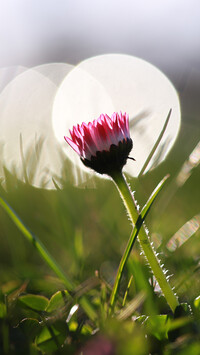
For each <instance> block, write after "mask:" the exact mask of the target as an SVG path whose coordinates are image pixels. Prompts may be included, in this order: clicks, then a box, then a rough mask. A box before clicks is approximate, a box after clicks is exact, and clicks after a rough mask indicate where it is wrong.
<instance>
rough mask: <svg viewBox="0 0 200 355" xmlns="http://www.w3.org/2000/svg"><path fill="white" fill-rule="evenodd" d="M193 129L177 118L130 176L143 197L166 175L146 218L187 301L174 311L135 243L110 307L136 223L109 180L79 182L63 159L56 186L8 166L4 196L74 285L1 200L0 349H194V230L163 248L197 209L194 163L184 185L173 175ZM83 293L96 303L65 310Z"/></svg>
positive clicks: (199, 272)
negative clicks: (147, 165)
mask: <svg viewBox="0 0 200 355" xmlns="http://www.w3.org/2000/svg"><path fill="white" fill-rule="evenodd" d="M199 133H200V130H199V128H198V127H194V126H192V125H189V124H187V125H186V124H183V126H182V129H181V132H180V135H179V138H178V140H177V142H176V144H175V146H174V148H173V149H172V151H171V152H170V154H169V156H168V157H167V159H166V160H165V162H164V163H162V164H161V165H160V166H159V167H158V168H156V169H155V170H153V171H151V172H149V173H148V174H146V175H145V176H143V177H141V178H140V179H139V180H138V179H132V178H130V177H128V181H129V183H130V185H131V188H132V190H135V191H136V193H135V197H136V199H137V201H138V203H139V204H140V206H143V205H144V203H145V202H146V201H147V199H148V197H149V196H150V194H151V192H152V191H153V189H154V188H155V187H156V185H157V184H158V183H159V181H160V180H161V179H162V178H163V176H165V175H166V174H168V173H169V174H170V179H169V181H168V182H167V183H166V185H165V186H164V189H163V191H162V192H161V193H160V195H159V196H158V199H157V200H156V201H155V203H154V205H153V206H152V209H151V211H150V212H149V214H148V216H147V220H146V221H147V225H148V228H149V230H150V234H151V235H152V240H154V244H155V245H157V244H156V242H157V243H158V241H159V243H158V249H157V251H158V252H159V253H160V255H159V258H160V259H161V260H162V262H163V263H164V265H165V268H166V269H167V270H169V274H170V275H172V276H171V278H170V283H171V285H172V286H174V287H175V291H176V292H177V294H178V296H179V301H180V302H181V303H185V304H184V305H182V306H180V307H178V309H177V310H176V312H175V314H174V315H173V314H172V313H171V311H170V308H169V306H168V305H167V303H166V300H165V299H164V297H163V296H162V295H160V291H159V288H158V287H156V284H155V280H154V279H153V277H152V274H151V271H150V270H149V267H148V265H147V263H146V261H145V259H144V257H143V256H142V255H140V247H139V245H138V243H137V242H136V243H135V245H134V248H133V250H132V252H131V254H130V257H129V260H128V263H127V265H126V267H125V270H124V272H123V275H122V278H121V282H120V287H119V291H118V293H117V299H116V307H115V313H114V315H113V316H112V317H109V316H108V313H109V312H108V308H109V299H110V295H111V290H112V287H113V284H114V280H115V276H116V271H117V268H118V266H119V262H120V259H121V256H122V254H123V251H124V248H125V245H126V244H127V241H128V238H129V235H130V233H131V230H132V228H131V224H130V222H129V221H128V220H127V215H126V211H125V209H124V206H123V204H122V203H121V201H120V197H119V195H118V193H117V190H116V189H115V188H114V185H113V183H112V182H111V181H108V180H106V181H104V180H101V179H100V180H99V179H96V181H95V183H96V188H95V189H91V188H90V189H89V188H88V189H79V188H75V187H73V186H72V184H71V181H70V165H69V164H68V163H67V162H66V172H69V174H68V175H67V174H66V177H65V181H64V186H63V188H62V190H54V191H48V190H44V189H36V188H34V187H32V186H30V185H28V184H23V183H22V182H20V181H17V179H16V178H15V176H12V175H11V174H9V173H8V172H6V189H5V188H4V187H3V186H5V185H3V186H1V187H0V196H1V197H2V198H4V199H5V200H6V201H7V202H8V203H9V205H10V206H11V207H12V209H13V210H14V211H15V213H17V215H18V216H19V217H20V219H21V220H22V221H23V223H24V224H25V225H26V226H27V227H28V229H29V230H30V231H31V232H32V233H33V234H34V235H36V236H37V237H38V238H39V239H40V241H41V242H42V243H43V244H44V245H45V247H46V248H47V249H48V251H49V253H50V254H51V255H53V257H54V259H55V260H56V261H57V263H58V264H59V266H60V268H61V269H62V270H63V272H64V273H65V274H66V275H67V276H69V278H70V280H72V282H73V286H74V289H73V292H72V293H71V295H69V294H68V293H67V292H66V291H65V289H66V284H65V283H64V282H63V281H62V280H61V279H59V278H58V276H57V275H56V274H55V273H54V272H53V270H52V269H51V268H50V267H49V266H48V264H47V263H46V262H45V261H44V260H43V259H42V258H41V256H40V254H39V253H38V252H37V249H35V248H33V246H32V245H31V243H29V241H28V240H27V239H25V238H24V236H23V235H22V233H21V232H20V230H18V229H17V227H16V225H15V224H14V223H13V221H12V220H11V219H10V217H9V216H8V214H7V213H6V212H5V211H4V209H3V208H0V226H1V228H0V270H1V272H0V353H3V354H4V353H5V354H41V353H42V352H45V353H47V354H62V353H63V354H75V352H77V351H79V352H77V354H79V353H81V350H80V349H84V350H83V354H87V352H89V350H88V349H89V347H91V348H92V351H93V353H95V352H96V349H98V348H100V347H103V346H104V347H105V348H106V349H111V350H113V353H116V354H119V355H129V354H133V353H134V354H144V355H145V354H148V353H151V354H174V353H177V354H196V355H197V354H199V353H200V336H199V335H200V324H199V319H200V302H199V300H198V296H199V295H200V267H199V262H200V230H199V229H198V230H197V232H196V233H195V234H194V235H193V236H192V237H191V238H189V239H188V240H187V242H185V243H184V244H183V245H181V246H180V247H179V248H177V249H176V250H175V251H174V252H170V251H169V250H168V249H167V247H166V245H167V243H168V241H169V239H170V238H172V236H173V235H174V234H175V233H176V232H177V230H179V229H180V228H181V226H182V225H184V224H185V223H186V222H187V221H188V220H190V219H192V218H193V216H195V215H197V214H199V212H200V204H199V201H200V189H199V181H200V179H199V177H200V174H199V166H198V167H196V168H195V169H194V170H193V172H192V174H191V176H190V178H189V179H188V180H187V181H186V182H185V184H184V185H183V186H181V187H180V188H176V186H175V184H174V181H175V179H176V176H177V174H178V172H179V171H180V169H181V167H182V165H183V163H184V161H185V160H186V159H187V158H188V156H189V155H190V153H191V151H192V150H193V149H194V147H195V146H196V144H197V143H198V140H199V136H200V134H199ZM158 237H159V238H158ZM81 300H86V301H87V302H89V305H91V307H92V308H91V309H90V308H89V310H88V308H87V305H85V304H84V303H83V304H82V306H79V308H78V309H77V310H76V311H75V313H74V314H71V313H70V311H71V309H72V307H73V305H74V304H76V305H79V304H81V302H82V301H81ZM186 303H187V304H186ZM188 305H189V306H190V307H191V308H192V312H193V315H191V311H190V307H188ZM92 311H94V313H92ZM147 316H148V318H147ZM66 319H67V320H68V321H67V322H66ZM110 354H111V351H110Z"/></svg>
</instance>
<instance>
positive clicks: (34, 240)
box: [0, 197, 97, 320]
mask: <svg viewBox="0 0 200 355" xmlns="http://www.w3.org/2000/svg"><path fill="white" fill-rule="evenodd" d="M0 205H1V206H2V207H3V208H4V210H5V211H6V212H7V213H8V215H9V216H10V218H11V219H12V220H13V222H14V223H15V225H16V226H17V227H18V229H19V230H20V231H21V232H22V233H23V235H24V236H25V238H26V239H28V240H29V242H31V244H32V245H33V246H34V247H35V248H36V249H37V251H38V252H39V254H40V255H41V257H42V258H43V259H44V260H45V261H46V263H47V264H48V265H49V266H50V268H51V269H52V270H53V271H54V272H55V274H56V275H57V276H58V277H59V279H60V280H62V281H63V283H64V285H65V287H66V288H67V291H68V293H69V296H70V297H72V292H73V291H74V290H75V285H74V284H73V282H72V281H71V280H70V279H69V277H67V276H66V275H65V273H64V271H63V270H62V269H61V267H60V266H59V265H58V264H57V262H56V261H55V259H54V258H53V257H52V255H51V254H50V253H49V252H48V250H47V249H46V247H45V246H44V245H43V244H42V242H41V241H40V240H39V238H38V237H37V236H36V235H34V234H33V233H32V232H30V231H29V229H28V228H27V227H26V226H25V224H24V223H23V222H22V221H21V219H20V218H19V216H18V215H17V214H16V212H15V211H14V210H13V209H12V208H11V207H10V206H9V204H8V203H7V202H6V201H5V200H4V199H3V198H2V197H0ZM79 302H80V305H81V306H82V308H83V309H84V311H85V312H86V314H87V315H88V316H89V318H90V319H92V320H95V319H97V313H96V311H95V309H94V307H93V306H92V304H91V303H90V301H89V300H88V298H87V297H86V296H85V295H82V296H81V298H80V300H79Z"/></svg>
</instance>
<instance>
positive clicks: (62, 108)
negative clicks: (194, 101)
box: [52, 54, 180, 176]
mask: <svg viewBox="0 0 200 355" xmlns="http://www.w3.org/2000/svg"><path fill="white" fill-rule="evenodd" d="M170 109H172V114H171V117H170V121H169V123H168V125H167V129H166V131H165V133H164V135H163V137H162V140H161V142H160V146H159V147H158V149H157V151H156V152H155V154H154V155H153V158H152V160H151V162H150V164H149V165H148V166H147V169H146V171H148V170H149V169H150V168H152V167H155V166H157V165H158V164H160V163H161V162H162V161H163V160H164V159H165V157H166V155H167V154H168V152H169V151H170V149H171V148H172V146H173V144H174V142H175V140H176V137H177V134H178V131H179V128H180V104H179V99H178V95H177V93H176V90H175V89H174V87H173V85H172V84H171V82H170V81H169V79H168V78H167V77H166V76H165V75H164V74H163V73H162V72H161V71H160V70H158V69H157V68H156V67H154V66H153V65H151V64H150V63H148V62H146V61H144V60H142V59H139V58H136V57H132V56H128V55H119V54H110V55H102V56H97V57H93V58H89V59H88V60H85V61H83V62H81V63H80V64H79V65H78V66H77V67H75V68H74V69H73V70H72V71H71V72H70V73H69V74H68V75H67V76H66V78H65V79H64V81H63V82H62V84H61V86H60V88H59V89H58V91H57V94H56V97H55V102H54V107H53V116H52V120H53V129H54V132H55V135H56V137H57V139H58V141H59V142H60V145H61V146H62V147H63V149H64V151H65V152H66V154H67V155H68V157H69V158H70V159H71V160H72V161H73V162H74V164H76V165H77V166H78V167H79V168H80V169H83V170H84V169H85V167H84V166H83V164H82V163H81V161H80V159H79V158H78V156H77V154H76V153H75V152H73V151H72V149H71V148H70V147H68V146H67V144H66V142H64V140H63V136H64V135H69V133H68V132H69V129H71V128H72V126H73V125H76V124H78V123H79V124H80V123H82V122H86V123H88V122H89V121H92V120H94V119H95V118H98V117H99V115H100V114H101V113H107V114H108V115H111V114H112V113H113V112H119V111H122V112H127V113H128V114H129V116H130V127H131V138H132V139H133V150H132V152H131V156H133V157H134V158H135V159H136V162H134V163H133V162H132V161H128V163H127V165H126V166H125V168H124V170H125V171H126V172H128V173H129V174H130V175H131V176H138V174H139V173H140V171H141V169H142V167H143V165H144V163H145V161H146V159H147V157H148V155H149V154H150V152H151V150H152V148H153V146H154V144H155V142H156V140H157V138H158V136H159V134H160V132H161V130H162V128H163V126H164V123H165V120H166V117H167V115H168V113H169V110H170Z"/></svg>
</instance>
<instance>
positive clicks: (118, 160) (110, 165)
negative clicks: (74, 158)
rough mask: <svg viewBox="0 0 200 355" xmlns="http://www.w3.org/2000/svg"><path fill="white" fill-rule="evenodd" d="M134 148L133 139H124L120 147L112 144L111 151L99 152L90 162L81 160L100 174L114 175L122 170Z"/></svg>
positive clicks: (119, 144)
mask: <svg viewBox="0 0 200 355" xmlns="http://www.w3.org/2000/svg"><path fill="white" fill-rule="evenodd" d="M132 148H133V142H132V139H131V138H127V139H123V141H120V142H119V143H118V145H115V144H111V146H110V149H109V151H106V150H103V151H101V152H100V151H97V152H96V155H95V156H94V155H92V156H91V159H90V160H89V159H84V158H81V161H82V162H83V164H84V165H85V166H87V167H89V168H92V169H93V170H95V171H96V172H97V173H99V174H107V175H112V173H113V172H115V171H121V170H122V168H123V166H124V165H125V164H126V161H127V158H128V155H129V153H130V151H131V149H132Z"/></svg>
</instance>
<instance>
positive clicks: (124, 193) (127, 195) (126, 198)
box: [111, 172, 179, 312]
mask: <svg viewBox="0 0 200 355" xmlns="http://www.w3.org/2000/svg"><path fill="white" fill-rule="evenodd" d="M111 177H112V179H113V180H114V182H115V184H116V186H117V188H118V191H119V192H120V195H121V197H122V200H123V202H124V204H125V207H126V209H127V211H128V213H129V215H130V217H131V221H132V223H133V226H134V225H135V224H136V222H137V220H138V215H139V212H138V209H137V203H136V201H135V199H134V196H133V194H132V192H131V190H130V188H129V186H128V184H127V181H126V179H125V176H124V175H123V174H122V173H121V172H117V173H113V174H112V176H111ZM138 240H139V243H140V245H141V248H142V250H143V252H144V255H145V256H146V259H147V261H148V263H149V265H150V267H151V270H152V272H153V274H154V276H155V278H156V280H157V282H158V284H159V286H160V288H161V290H162V292H163V295H164V297H165V299H166V301H167V302H168V304H169V306H170V308H171V310H172V311H173V312H174V311H175V308H176V307H177V306H178V304H179V302H178V299H177V297H176V295H175V294H174V292H173V290H172V288H171V286H170V284H169V282H168V280H167V278H166V275H165V272H164V271H163V269H162V267H161V265H160V262H159V260H158V258H157V256H156V253H155V251H154V249H153V247H152V244H151V242H150V240H149V236H148V233H147V231H146V229H145V227H144V224H143V225H142V226H141V228H140V231H139V234H138Z"/></svg>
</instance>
